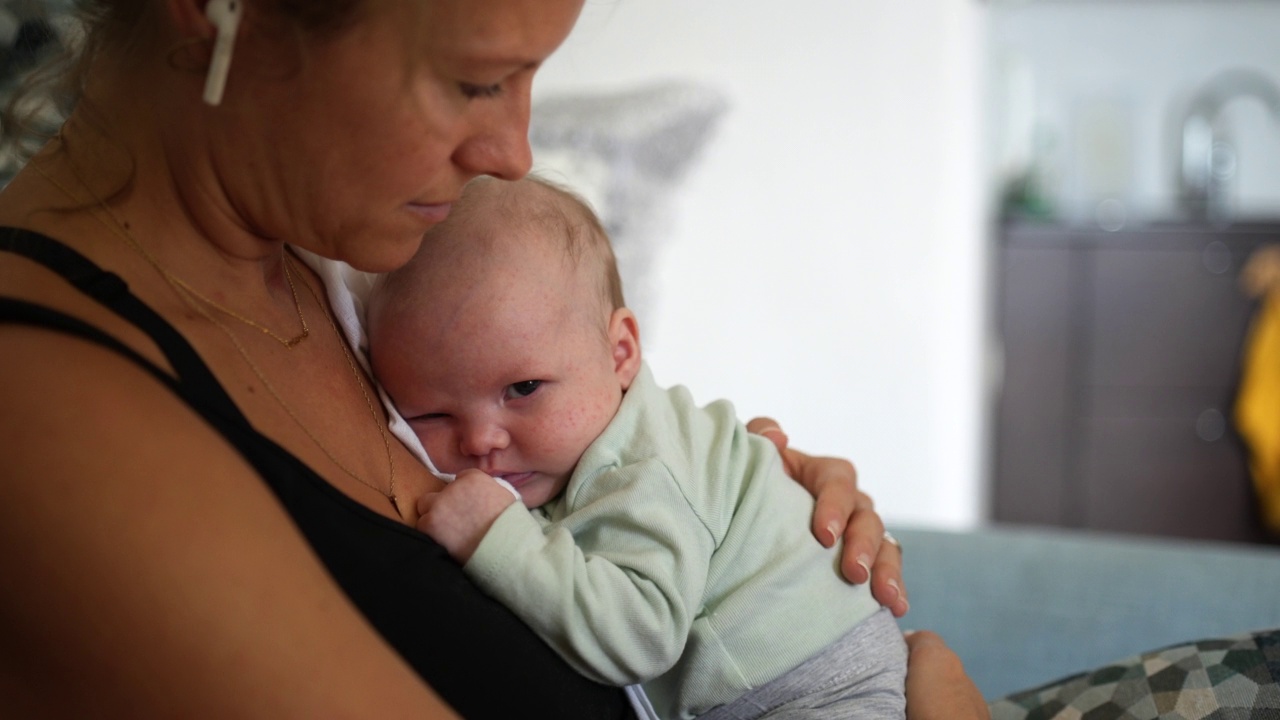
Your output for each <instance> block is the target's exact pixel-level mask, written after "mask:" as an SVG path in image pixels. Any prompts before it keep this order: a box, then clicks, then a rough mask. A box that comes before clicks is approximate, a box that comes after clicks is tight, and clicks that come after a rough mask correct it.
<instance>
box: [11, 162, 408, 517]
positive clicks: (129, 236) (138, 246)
mask: <svg viewBox="0 0 1280 720" xmlns="http://www.w3.org/2000/svg"><path fill="white" fill-rule="evenodd" d="M31 165H33V166H34V167H35V169H36V171H37V172H39V173H40V174H41V175H43V176H44V178H45V179H46V180H48V181H49V183H50V184H52V185H53V186H54V187H56V188H57V189H58V190H60V191H62V193H63V194H65V195H66V196H67V197H68V198H69V199H70V200H71V201H72V202H73V203H77V204H81V203H82V201H81V200H80V198H78V197H76V195H75V193H73V192H71V191H70V190H69V189H68V188H67V187H66V186H65V185H63V184H62V183H61V182H59V181H58V180H56V179H55V178H54V177H53V176H51V175H49V173H47V172H45V170H44V168H42V167H40V164H39V162H38V161H37V162H33V163H31ZM77 178H78V176H77ZM80 183H81V185H85V183H84V181H83V180H81V181H80ZM85 189H86V191H87V192H89V194H90V196H92V197H93V198H94V199H95V200H96V201H97V203H98V207H99V208H100V209H101V210H102V212H101V213H98V212H95V213H94V214H93V215H94V217H95V218H97V219H98V222H99V223H101V224H102V225H103V226H104V227H106V228H107V230H108V231H109V232H111V233H112V234H114V235H116V236H117V237H119V238H121V239H122V240H124V242H125V244H126V245H128V246H129V247H130V248H132V249H133V250H134V251H135V252H137V253H138V254H139V255H141V256H142V258H143V259H144V260H146V261H147V264H149V265H151V267H152V268H154V269H155V270H156V272H158V273H159V274H160V277H162V278H163V279H164V280H165V281H166V282H167V283H168V284H169V286H170V287H172V288H173V289H174V290H175V291H177V293H178V295H179V296H180V297H182V298H183V299H184V301H185V302H186V304H187V305H188V306H189V307H191V308H192V309H193V310H195V311H196V312H197V313H199V314H200V315H201V316H202V317H204V318H205V319H206V320H208V321H209V322H211V323H213V325H215V326H216V327H217V328H218V329H219V330H221V331H222V333H223V334H224V335H226V336H227V339H228V340H230V341H231V344H232V345H233V346H234V347H235V349H236V352H238V353H239V354H240V358H241V359H242V360H244V362H245V364H246V365H248V366H249V369H250V370H252V371H253V374H254V375H255V376H257V378H258V381H259V382H261V383H262V386H263V387H265V388H266V389H267V392H268V393H270V395H271V397H273V398H275V401H276V403H278V404H279V405H280V407H281V408H282V409H283V410H284V411H285V414H287V415H288V416H289V417H290V418H291V419H292V420H293V422H294V423H295V424H296V425H297V426H298V427H299V428H300V429H301V430H302V432H303V433H305V434H306V436H307V437H308V438H310V439H311V442H313V443H315V445H316V447H318V448H319V449H320V452H322V453H324V455H325V457H327V458H329V461H330V462H332V463H333V464H334V465H335V466H337V467H338V469H340V470H342V471H343V472H344V473H346V474H347V475H348V476H349V477H351V478H352V479H353V480H355V481H356V482H358V483H360V484H361V485H364V486H365V487H368V488H370V489H372V490H374V491H376V492H378V493H379V494H380V495H382V496H383V497H385V498H387V500H389V501H391V506H392V507H394V508H395V509H396V514H397V515H399V516H400V517H401V518H405V517H407V515H405V513H404V510H403V508H401V507H400V498H399V496H397V495H396V465H395V460H394V458H393V456H392V453H391V440H390V438H389V437H388V435H387V428H386V421H385V418H380V417H378V411H377V409H376V408H375V406H374V403H373V399H372V398H371V397H370V395H369V391H368V390H366V389H365V381H364V379H363V378H362V377H361V374H360V370H359V368H358V367H357V366H356V362H355V358H353V357H352V355H351V350H350V348H348V347H347V341H346V339H345V338H344V337H343V336H342V333H341V332H340V331H339V330H338V326H337V324H336V323H335V322H334V320H333V317H332V315H330V314H329V311H328V310H326V309H325V304H324V303H323V302H322V301H321V299H320V296H319V295H317V294H316V291H315V289H314V288H312V287H311V284H310V283H308V282H303V285H304V286H305V287H306V288H307V292H308V293H309V294H310V295H311V297H312V298H313V299H314V300H315V302H316V305H317V306H318V307H319V308H320V312H322V313H324V316H325V319H326V320H328V321H329V327H330V328H332V329H333V333H334V336H335V337H336V338H337V341H338V346H339V347H340V348H341V349H342V354H343V358H344V359H345V360H346V361H347V367H349V368H350V369H351V374H352V376H353V377H354V378H355V381H356V385H357V386H358V387H359V388H360V393H361V394H362V395H363V396H364V401H365V405H366V406H367V407H368V408H369V414H370V416H371V417H372V418H373V423H374V426H375V427H377V428H378V434H379V435H380V436H381V437H382V447H383V449H384V450H385V451H386V454H387V489H386V490H383V489H382V488H380V487H378V486H377V485H374V484H373V483H371V482H369V481H368V480H365V479H364V478H363V477H360V476H359V475H357V474H356V473H355V471H353V470H352V469H351V468H349V467H347V465H346V463H343V462H342V461H340V460H338V458H337V457H336V456H335V455H334V454H333V453H332V452H330V451H329V448H328V447H326V446H325V444H324V443H322V442H320V438H318V437H316V435H315V433H313V432H311V429H310V428H308V427H307V425H306V423H304V422H302V418H301V417H299V416H298V413H297V412H295V411H294V409H293V407H292V406H291V405H289V403H287V402H285V400H284V397H282V396H281V395H280V393H279V392H278V391H277V390H276V388H275V386H274V385H272V384H271V381H270V380H268V379H267V376H266V373H264V372H263V371H262V368H260V367H258V365H257V363H255V362H254V361H253V359H252V358H250V357H249V351H248V349H246V348H245V346H244V344H243V343H241V342H240V339H239V338H237V337H236V336H235V333H232V332H231V328H229V327H227V326H226V325H224V324H223V323H221V322H219V321H218V319H217V318H216V317H215V316H214V315H213V314H212V313H210V312H209V311H208V310H207V309H206V308H205V306H204V305H208V306H212V307H214V308H217V309H219V310H221V311H222V312H224V313H226V314H229V315H231V316H232V317H235V318H237V319H240V320H242V321H244V322H247V323H249V324H251V325H253V326H254V327H258V328H259V329H262V330H264V331H266V329H265V328H263V327H262V326H260V325H258V324H257V323H253V322H252V321H250V320H248V319H247V318H244V317H241V316H239V315H236V314H235V313H232V312H231V311H230V310H228V309H226V308H223V307H221V306H220V305H218V304H217V303H215V302H213V301H211V300H209V299H208V298H206V297H204V296H203V295H201V294H200V293H198V292H196V291H195V290H193V289H192V288H191V286H189V285H187V283H185V282H183V281H182V279H181V278H179V277H177V276H176V275H174V274H173V273H171V272H169V270H168V269H167V268H165V267H164V266H162V265H161V264H160V261H159V260H157V259H156V257H155V256H154V255H152V254H151V253H150V252H148V251H147V250H146V248H144V247H143V246H142V243H140V242H138V239H137V238H135V237H134V236H133V233H132V232H130V231H129V227H128V225H126V224H125V223H124V222H123V221H122V220H121V219H120V218H119V217H117V216H116V214H115V213H114V212H112V211H111V209H110V207H108V206H107V204H106V202H105V201H103V200H102V198H100V197H98V196H97V195H96V194H95V193H94V192H93V191H92V190H90V189H89V188H88V186H87V185H85ZM103 214H105V215H106V217H107V218H110V220H111V222H107V220H106V219H104V218H103ZM283 252H284V260H283V263H284V272H285V277H286V278H289V287H290V289H291V290H293V299H294V303H295V305H296V306H297V308H298V317H299V318H302V320H303V335H302V336H300V337H298V338H296V339H294V340H293V342H292V343H290V342H285V341H281V342H282V344H284V345H285V347H287V348H289V349H292V347H293V345H296V344H297V342H298V341H300V340H301V339H302V338H303V337H306V336H307V334H309V333H308V331H307V327H306V318H305V317H304V316H303V314H302V305H301V304H300V303H299V302H298V294H297V290H296V289H294V284H293V279H292V277H291V276H290V275H289V264H290V263H291V262H294V260H293V256H292V254H291V253H289V252H288V250H284V251H283ZM196 300H199V301H200V302H196ZM201 303H204V305H202V304H201ZM267 333H268V334H271V335H272V336H273V337H276V336H275V335H274V334H273V333H270V332H269V331H267ZM276 339H277V340H281V338H279V337H276Z"/></svg>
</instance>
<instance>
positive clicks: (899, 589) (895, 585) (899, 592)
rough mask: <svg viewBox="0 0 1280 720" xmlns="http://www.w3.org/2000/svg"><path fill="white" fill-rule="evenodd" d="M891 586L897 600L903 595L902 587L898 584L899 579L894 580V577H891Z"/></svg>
mask: <svg viewBox="0 0 1280 720" xmlns="http://www.w3.org/2000/svg"><path fill="white" fill-rule="evenodd" d="M889 587H891V588H893V599H894V600H897V599H898V598H900V597H902V587H901V586H899V585H898V581H897V580H894V579H893V578H889ZM904 602H905V600H904Z"/></svg>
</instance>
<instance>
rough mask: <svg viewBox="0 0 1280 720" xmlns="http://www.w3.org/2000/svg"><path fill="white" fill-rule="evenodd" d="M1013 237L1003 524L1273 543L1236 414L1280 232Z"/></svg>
mask: <svg viewBox="0 0 1280 720" xmlns="http://www.w3.org/2000/svg"><path fill="white" fill-rule="evenodd" d="M1001 235H1002V236H1001V239H1000V244H999V255H998V256H999V263H998V273H999V274H998V281H999V288H1000V290H999V300H998V302H997V316H998V317H997V327H998V332H999V333H1000V338H1001V342H1002V345H1003V349H1004V363H1003V370H1004V373H1003V380H1002V383H1001V389H1000V399H999V402H998V406H997V413H996V417H997V419H996V429H995V443H996V448H995V454H994V488H993V489H994V492H993V505H994V506H993V508H992V514H993V516H994V519H995V520H997V521H1000V522H1010V523H1029V524H1043V525H1057V526H1064V527H1078V528H1091V529H1098V530H1106V531H1114V532H1126V533H1140V534H1151V535H1162V536H1174V537H1185V538H1196V539H1213V540H1230V541H1242V542H1261V541H1265V540H1266V539H1267V538H1266V537H1265V535H1264V534H1263V533H1262V532H1261V530H1260V527H1259V524H1258V521H1257V518H1256V513H1255V508H1254V501H1253V493H1252V488H1251V484H1250V480H1249V477H1248V471H1247V466H1246V456H1245V450H1244V447H1243V445H1242V444H1241V442H1240V439H1239V437H1238V436H1237V435H1236V433H1235V431H1234V429H1233V427H1232V422H1231V415H1232V406H1233V402H1234V397H1235V393H1236V389H1237V383H1238V380H1239V375H1240V359H1241V351H1242V344H1243V341H1244V339H1245V336H1246V333H1247V331H1248V327H1249V322H1250V321H1251V318H1252V315H1253V312H1254V309H1255V302H1254V301H1253V300H1252V299H1251V298H1249V297H1247V296H1246V295H1245V294H1244V293H1243V292H1242V291H1241V289H1240V287H1239V280H1238V278H1239V272H1240V269H1241V267H1242V266H1243V264H1244V263H1245V261H1246V260H1247V259H1248V258H1249V256H1250V255H1251V254H1252V253H1253V251H1254V250H1256V249H1257V248H1258V247H1260V246H1262V245H1265V244H1270V243H1280V226H1278V227H1267V226H1256V227H1233V228H1226V229H1217V228H1209V227H1184V226H1169V227H1160V226H1152V227H1146V228H1142V229H1137V230H1125V231H1121V232H1114V233H1111V232H1103V231H1100V230H1077V229H1071V228H1062V227H1053V226H1043V225H1008V226H1005V227H1004V228H1003V229H1002V233H1001ZM1278 411H1280V409H1278Z"/></svg>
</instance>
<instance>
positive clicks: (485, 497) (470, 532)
mask: <svg viewBox="0 0 1280 720" xmlns="http://www.w3.org/2000/svg"><path fill="white" fill-rule="evenodd" d="M515 501H516V499H515V497H514V496H513V495H512V494H511V492H510V491H509V490H507V489H506V488H504V487H503V486H501V485H499V484H498V482H497V481H496V480H494V479H493V478H492V477H490V476H488V475H485V474H484V473H482V472H480V471H479V470H474V469H473V470H463V471H462V472H460V473H458V477H457V479H456V480H454V481H453V482H451V483H449V484H448V485H446V486H445V487H444V489H443V490H441V491H440V492H433V493H426V494H424V495H423V496H422V497H420V498H418V529H419V530H421V531H422V532H424V533H426V534H428V535H430V536H431V537H432V538H434V539H435V541H436V542H438V543H440V544H441V545H442V546H444V549H445V550H448V551H449V554H450V555H451V556H453V559H455V560H457V561H458V562H460V563H464V564H465V563H466V562H467V561H468V560H470V559H471V556H472V555H473V554H474V553H475V551H476V548H477V547H479V546H480V540H482V539H483V538H484V534H485V533H486V532H488V531H489V526H490V525H492V524H493V521H494V520H496V519H498V516H499V515H501V514H502V511H503V510H506V509H507V506H508V505H510V504H511V503H513V502H515Z"/></svg>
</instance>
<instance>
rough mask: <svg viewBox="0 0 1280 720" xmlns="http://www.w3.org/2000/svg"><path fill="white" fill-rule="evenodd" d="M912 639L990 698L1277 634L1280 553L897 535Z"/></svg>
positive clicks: (1079, 539) (1095, 538) (1105, 541)
mask: <svg viewBox="0 0 1280 720" xmlns="http://www.w3.org/2000/svg"><path fill="white" fill-rule="evenodd" d="M893 532H894V534H895V535H896V536H897V537H898V539H899V540H900V541H901V542H902V545H903V548H904V553H905V556H904V561H905V567H904V575H905V580H906V584H907V591H908V593H909V597H910V600H911V612H910V613H909V614H908V615H907V616H906V617H905V618H903V620H902V626H903V627H904V628H920V629H929V630H933V631H936V632H938V633H939V634H940V635H942V637H943V638H944V639H945V640H946V641H947V643H948V644H949V645H951V647H952V648H953V649H955V651H956V652H957V653H958V654H959V655H960V657H961V658H962V659H963V660H964V662H965V668H966V669H967V670H968V672H969V674H970V676H971V677H972V678H973V679H974V681H975V682H976V683H977V684H978V687H979V688H980V689H981V690H982V692H983V694H984V695H985V696H986V697H987V698H996V697H1000V696H1003V695H1005V694H1007V693H1010V692H1013V691H1017V690H1024V689H1027V688H1031V687H1034V686H1037V685H1041V684H1044V683H1047V682H1050V681H1053V680H1057V679H1059V678H1061V677H1063V676H1066V675H1069V674H1072V673H1075V672H1079V671H1082V670H1087V669H1089V668H1093V667H1096V666H1098V665H1101V664H1103V663H1106V662H1109V661H1113V660H1117V659H1119V658H1123V657H1126V656H1129V655H1133V654H1135V653H1138V652H1141V651H1144V650H1150V649H1155V648H1159V647H1163V646H1166V645H1171V644H1174V643H1180V642H1185V641H1189V640H1197V639H1201V638H1209V637H1219V636H1225V635H1234V634H1238V633H1242V632H1245V631H1250V630H1257V629H1262V628H1274V627H1280V550H1277V549H1272V548H1267V547H1259V546H1248V545H1228V544H1219V543H1198V542H1173V541H1162V540H1153V539H1147V538H1141V539H1139V538H1136V537H1131V536H1116V535H1103V534H1093V533H1085V532H1070V531H1050V530H1040V529H1034V530H1033V529H1026V528H984V529H980V530H975V531H968V532H953V531H945V530H926V529H915V528H898V527H894V528H893Z"/></svg>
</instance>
